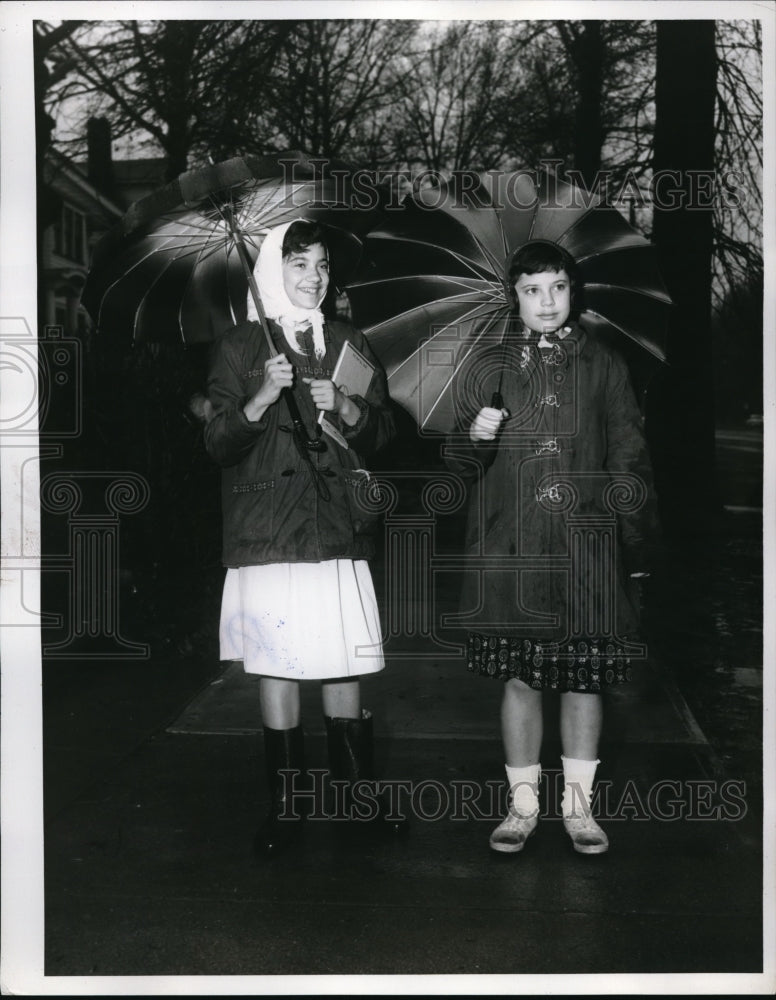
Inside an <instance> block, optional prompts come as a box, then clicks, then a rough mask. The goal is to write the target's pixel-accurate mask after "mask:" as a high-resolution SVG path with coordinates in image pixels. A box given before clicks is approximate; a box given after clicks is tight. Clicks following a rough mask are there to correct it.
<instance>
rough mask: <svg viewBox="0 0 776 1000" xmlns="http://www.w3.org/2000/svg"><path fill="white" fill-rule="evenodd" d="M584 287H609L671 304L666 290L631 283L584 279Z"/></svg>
mask: <svg viewBox="0 0 776 1000" xmlns="http://www.w3.org/2000/svg"><path fill="white" fill-rule="evenodd" d="M585 288H602V289H607V288H611V289H612V290H614V291H617V292H627V293H628V295H643V296H644V297H645V298H647V299H654V300H655V301H656V302H663V303H664V304H665V305H669V306H670V305H671V304H672V301H671V297H670V296H669V295H668V293H667V292H657V291H655V292H651V291H647V290H646V289H642V288H634V287H633V285H615V284H612V283H611V282H608V281H586V282H585Z"/></svg>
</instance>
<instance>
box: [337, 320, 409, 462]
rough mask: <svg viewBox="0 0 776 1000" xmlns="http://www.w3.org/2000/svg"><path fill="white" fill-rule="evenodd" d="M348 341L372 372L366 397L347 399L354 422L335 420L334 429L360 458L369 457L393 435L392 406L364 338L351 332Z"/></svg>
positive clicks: (380, 370)
mask: <svg viewBox="0 0 776 1000" xmlns="http://www.w3.org/2000/svg"><path fill="white" fill-rule="evenodd" d="M350 339H351V340H352V343H353V346H354V347H356V348H358V350H359V351H361V353H362V354H363V355H364V357H365V358H367V360H368V361H370V362H371V363H372V364H373V365H374V368H375V371H374V375H373V376H372V382H371V384H370V386H369V390H368V391H367V394H366V397H364V396H358V395H353V396H351V397H350V398H351V400H352V401H353V402H354V403H355V404H356V406H357V407H358V409H359V417H358V420H357V421H356V423H355V424H353V425H352V426H348V425H347V424H345V423H344V422H343V421H342V420H338V429H339V431H340V432H341V434H342V436H343V437H344V438H345V440H346V441H347V442H348V444H349V445H350V447H351V448H353V449H354V451H357V452H358V453H359V454H360V455H372V454H374V453H375V452H377V451H380V449H381V448H384V447H385V446H386V445H387V444H388V443H389V442H390V441H391V440H392V439H393V438H394V436H395V435H396V423H395V420H394V415H393V404H392V403H391V399H390V396H389V395H388V380H387V379H386V377H385V370H384V369H383V366H382V365H381V363H380V361H379V359H378V357H377V355H376V354H375V353H374V351H373V350H372V348H371V346H370V345H369V342H368V341H367V339H366V337H365V336H364V335H363V334H362V333H359V332H358V331H357V330H353V331H352V334H351V337H350Z"/></svg>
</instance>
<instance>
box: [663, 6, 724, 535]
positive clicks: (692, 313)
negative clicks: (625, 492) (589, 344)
mask: <svg viewBox="0 0 776 1000" xmlns="http://www.w3.org/2000/svg"><path fill="white" fill-rule="evenodd" d="M714 28H715V26H714V22H713V21H658V23H657V71H656V87H655V105H656V108H655V110H656V123H655V151H654V161H653V168H654V174H655V180H656V183H655V187H654V195H653V196H654V217H653V240H654V242H655V243H656V245H657V249H658V254H659V258H660V263H661V268H662V272H663V277H664V279H665V282H666V284H667V286H668V291H669V293H670V295H671V298H672V299H673V303H674V305H673V309H672V314H671V321H670V330H669V343H668V360H669V367H668V368H667V369H665V370H663V371H662V372H661V374H660V376H659V377H658V378H656V379H655V381H654V383H653V385H652V387H651V388H650V391H649V395H648V409H647V424H648V434H649V437H650V441H651V443H652V445H653V449H652V450H653V456H654V460H655V477H656V483H657V488H658V492H659V495H660V500H661V510H662V513H663V520H664V524H665V525H666V527H667V528H669V529H671V528H673V529H675V530H677V531H681V532H684V531H687V530H701V531H703V530H708V529H709V527H710V526H711V525H712V524H713V522H714V517H715V515H716V513H717V512H718V509H719V508H718V498H717V491H716V483H715V469H714V466H715V454H714V447H715V445H714V398H713V367H712V340H711V261H712V251H713V229H712V224H713V207H712V204H711V198H710V197H707V196H706V194H705V191H704V190H703V186H702V185H699V183H698V178H699V177H700V176H705V175H706V174H708V176H709V178H712V179H713V170H714V165H715V157H714V137H715V131H714V103H715V96H716V77H717V56H716V48H715V40H714ZM669 171H670V172H671V173H670V174H669V173H668V172H669ZM697 171H702V172H703V175H700V174H697V173H695V172H697ZM712 186H713V181H712Z"/></svg>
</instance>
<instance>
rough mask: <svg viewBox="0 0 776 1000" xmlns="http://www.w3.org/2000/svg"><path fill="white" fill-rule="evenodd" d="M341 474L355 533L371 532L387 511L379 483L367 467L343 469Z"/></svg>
mask: <svg viewBox="0 0 776 1000" xmlns="http://www.w3.org/2000/svg"><path fill="white" fill-rule="evenodd" d="M340 476H341V477H342V484H343V492H344V494H345V501H346V503H347V506H348V510H349V512H350V520H351V523H352V525H353V533H354V535H363V534H371V532H372V531H373V530H374V528H375V526H376V525H377V522H378V521H379V520H380V518H381V517H382V515H383V513H384V511H385V498H384V497H383V494H382V491H381V490H380V486H379V483H378V482H377V480H376V479H374V478H373V477H372V476H371V475H370V474H369V473H368V472H367V471H366V470H365V469H343V470H342V472H341V473H340Z"/></svg>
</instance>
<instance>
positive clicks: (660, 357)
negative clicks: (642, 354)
mask: <svg viewBox="0 0 776 1000" xmlns="http://www.w3.org/2000/svg"><path fill="white" fill-rule="evenodd" d="M585 313H588V314H589V315H590V316H597V317H598V318H599V319H600V320H601V321H602V322H603V323H608V324H609V326H612V327H614V329H615V330H619V332H620V333H622V334H623V335H624V336H626V337H628V339H629V340H632V341H633V343H634V344H638V346H639V347H641V348H642V349H643V350H645V351H649V353H650V354H652V355H653V356H654V357H656V358H657V359H658V361H663V362H664V361H665V360H666V359H665V355H664V354H663V352H662V351H661V350H660V349H659V348H656V347H652V345H651V344H648V343H644V342H642V341H641V340H639V339H638V338H637V337H634V336H633V334H632V333H629V332H628V331H627V330H626V329H625V327H624V326H620V324H619V323H615V322H614V320H613V319H610V318H609V317H608V316H603V315H602V314H601V313H599V312H596V310H595V309H585V310H583V313H582V315H583V316H584V315H585Z"/></svg>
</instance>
